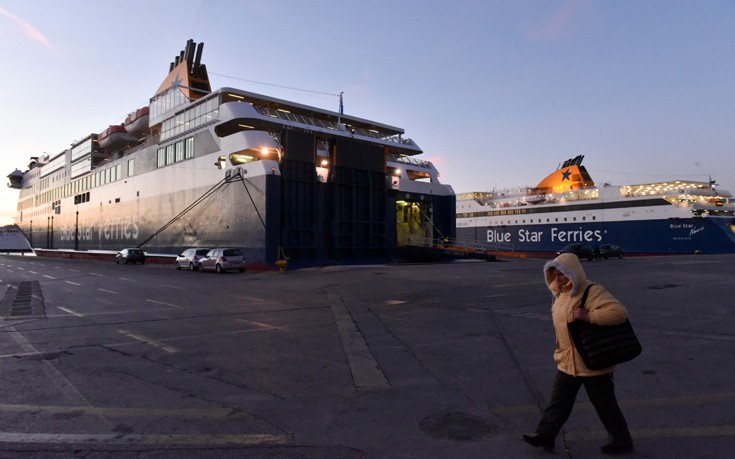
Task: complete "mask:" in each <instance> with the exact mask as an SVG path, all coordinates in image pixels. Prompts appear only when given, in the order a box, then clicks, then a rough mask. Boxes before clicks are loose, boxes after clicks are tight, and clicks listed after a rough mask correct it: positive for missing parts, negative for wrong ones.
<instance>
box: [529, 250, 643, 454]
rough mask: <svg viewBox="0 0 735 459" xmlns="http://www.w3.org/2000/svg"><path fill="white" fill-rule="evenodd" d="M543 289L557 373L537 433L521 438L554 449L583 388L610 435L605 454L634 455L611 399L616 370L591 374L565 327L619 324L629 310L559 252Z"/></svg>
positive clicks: (570, 257) (573, 258)
mask: <svg viewBox="0 0 735 459" xmlns="http://www.w3.org/2000/svg"><path fill="white" fill-rule="evenodd" d="M544 276H545V279H546V285H547V286H548V287H549V290H551V293H552V294H553V295H554V298H555V300H554V304H553V305H552V307H551V316H552V319H553V322H554V329H555V331H556V350H555V351H554V361H555V362H556V364H557V368H558V371H557V373H556V378H555V380H554V386H553V389H552V391H551V399H550V400H549V405H548V407H547V408H546V410H545V411H544V413H543V415H542V417H541V420H540V421H539V423H538V427H537V428H536V432H535V433H532V434H526V435H523V440H525V441H526V443H528V444H530V445H531V446H535V447H540V448H543V449H544V450H546V451H553V449H554V442H555V439H556V436H557V435H558V434H559V431H561V428H562V426H563V425H564V423H565V422H566V420H567V419H568V418H569V415H570V414H571V412H572V408H573V407H574V401H575V399H576V397H577V392H578V391H579V388H580V387H581V386H584V388H585V390H586V391H587V395H588V396H589V399H590V401H591V402H592V405H593V406H594V407H595V411H596V412H597V416H598V417H599V418H600V420H601V421H602V424H603V425H604V426H605V429H606V430H607V432H608V435H609V442H608V444H606V445H604V446H603V447H602V448H601V450H602V453H604V454H624V453H629V452H632V451H633V440H632V439H631V437H630V432H629V431H628V424H627V423H626V422H625V417H624V416H623V412H622V411H620V407H619V406H618V401H617V399H616V398H615V390H614V389H615V386H614V383H613V371H614V370H615V367H611V368H605V369H602V370H590V369H589V368H587V367H586V366H585V364H584V361H583V360H582V357H581V356H580V355H579V353H578V352H577V350H576V349H575V348H574V343H573V342H572V339H571V336H570V335H569V330H568V328H567V323H569V322H572V321H573V320H575V319H576V320H584V321H587V322H591V323H593V324H597V325H617V324H620V323H623V322H624V321H625V319H626V318H627V316H628V312H627V311H626V309H625V306H623V305H622V304H621V303H620V302H619V301H618V300H616V299H615V297H613V296H612V295H611V294H610V293H609V292H608V291H607V290H605V289H604V288H603V287H602V286H600V285H597V284H594V285H592V283H591V282H589V281H588V280H587V276H586V274H585V272H584V269H583V268H582V264H581V263H580V261H579V258H577V256H576V255H574V254H571V253H563V254H561V255H559V256H558V257H556V258H555V259H554V260H552V261H549V262H548V263H546V264H545V265H544ZM589 285H592V287H591V288H590V290H589V295H588V297H587V301H586V303H585V306H584V308H580V307H579V306H580V303H581V301H582V296H583V295H584V291H585V290H586V289H587V287H588V286H589Z"/></svg>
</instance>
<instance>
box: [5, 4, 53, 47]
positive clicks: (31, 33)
mask: <svg viewBox="0 0 735 459" xmlns="http://www.w3.org/2000/svg"><path fill="white" fill-rule="evenodd" d="M0 14H2V15H3V16H5V17H7V18H8V19H10V20H11V21H13V22H14V23H15V24H16V25H17V26H19V27H20V28H21V29H22V30H23V32H24V33H25V35H26V36H27V37H28V38H30V39H31V40H33V41H35V42H38V43H41V44H42V45H43V46H44V47H45V48H46V49H48V50H49V51H51V52H52V53H53V54H54V55H55V56H56V57H58V58H59V59H62V56H61V54H59V52H58V51H57V50H56V48H54V46H53V45H52V44H51V43H50V42H49V41H48V38H46V36H45V35H44V34H43V33H42V32H41V31H39V30H38V29H36V28H35V27H33V25H31V24H30V23H28V22H26V21H24V20H23V19H21V18H19V17H18V16H16V15H14V14H13V13H11V12H10V11H8V10H6V9H5V8H3V7H2V6H0Z"/></svg>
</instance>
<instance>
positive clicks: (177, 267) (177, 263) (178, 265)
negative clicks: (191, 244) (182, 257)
mask: <svg viewBox="0 0 735 459" xmlns="http://www.w3.org/2000/svg"><path fill="white" fill-rule="evenodd" d="M175 263H176V270H177V271H178V270H179V269H181V265H180V264H179V262H178V261H177V262H175Z"/></svg>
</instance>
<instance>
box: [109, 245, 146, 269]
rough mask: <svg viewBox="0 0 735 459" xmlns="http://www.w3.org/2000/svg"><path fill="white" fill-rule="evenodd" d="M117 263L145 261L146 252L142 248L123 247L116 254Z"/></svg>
mask: <svg viewBox="0 0 735 459" xmlns="http://www.w3.org/2000/svg"><path fill="white" fill-rule="evenodd" d="M115 263H118V264H120V263H124V264H126V265H127V264H128V263H140V264H143V263H145V253H143V251H142V250H140V249H134V248H131V249H122V250H121V251H119V252H118V253H117V255H115Z"/></svg>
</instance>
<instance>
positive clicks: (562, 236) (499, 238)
mask: <svg viewBox="0 0 735 459" xmlns="http://www.w3.org/2000/svg"><path fill="white" fill-rule="evenodd" d="M544 235H545V231H530V230H527V229H520V230H518V241H517V242H544ZM547 237H548V238H549V240H550V241H551V242H600V241H602V231H600V230H584V229H581V228H580V229H578V230H560V229H559V228H556V227H553V228H551V230H550V231H549V236H547ZM487 242H501V243H511V242H514V241H513V234H512V233H511V232H510V231H500V230H496V229H489V230H487Z"/></svg>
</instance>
